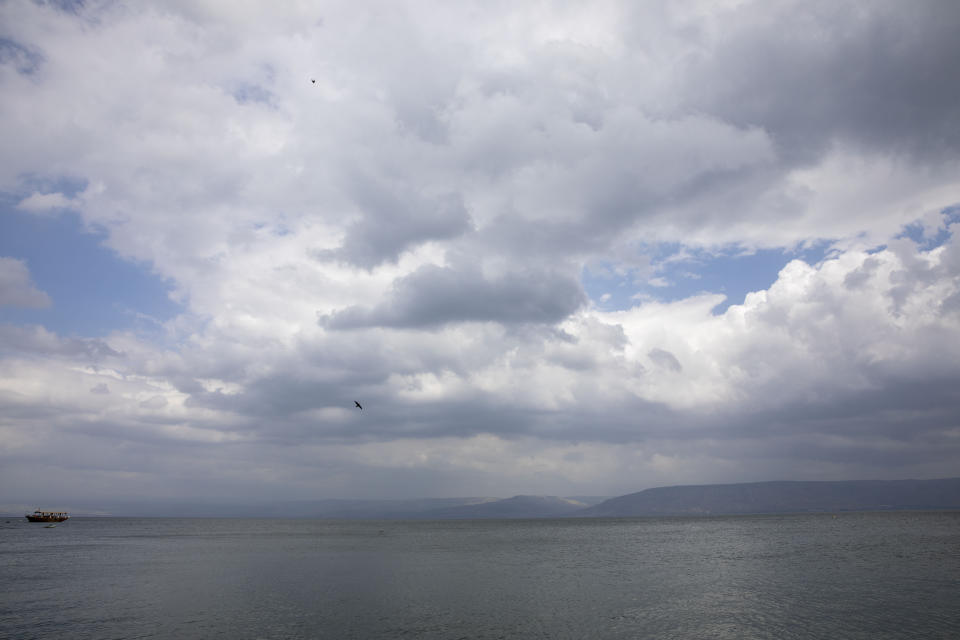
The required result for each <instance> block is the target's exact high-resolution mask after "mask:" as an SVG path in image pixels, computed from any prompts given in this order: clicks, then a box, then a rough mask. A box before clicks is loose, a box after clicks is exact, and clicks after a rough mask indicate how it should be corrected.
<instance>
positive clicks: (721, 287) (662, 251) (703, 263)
mask: <svg viewBox="0 0 960 640" xmlns="http://www.w3.org/2000/svg"><path fill="white" fill-rule="evenodd" d="M828 247H829V245H828V243H826V242H824V243H818V244H815V245H812V246H810V247H806V248H801V249H795V250H787V249H762V250H757V251H754V252H752V253H746V252H744V250H742V249H739V248H733V249H725V250H722V251H719V252H715V251H714V252H711V251H705V250H691V249H682V248H681V247H680V246H679V245H661V246H659V247H657V248H655V249H653V250H651V251H649V253H648V254H649V255H650V267H649V268H648V269H636V268H634V269H621V270H617V269H616V268H615V265H612V264H601V265H594V266H593V268H588V269H584V271H583V275H582V282H583V286H584V289H585V290H586V292H587V295H589V296H590V299H591V300H592V301H593V302H594V303H595V304H596V305H597V307H598V308H599V309H601V310H604V311H617V310H621V309H629V308H631V307H634V306H637V305H639V304H642V303H643V301H645V300H657V301H661V302H672V301H675V300H682V299H684V298H689V297H691V296H694V295H698V294H702V293H720V294H723V295H725V296H726V297H727V298H726V300H725V301H724V302H722V303H721V304H720V305H718V306H717V307H715V308H714V310H713V313H714V314H721V313H723V312H725V311H726V310H727V308H728V307H729V306H730V305H732V304H741V303H742V302H743V300H744V297H745V296H746V295H747V293H749V292H751V291H759V290H762V289H767V288H769V287H770V285H772V284H773V283H774V282H775V281H776V279H777V274H779V273H780V270H781V269H783V267H785V266H786V265H787V263H788V262H790V261H791V260H795V259H799V260H803V261H804V262H807V263H808V264H816V263H817V262H819V261H821V260H822V259H823V258H824V256H825V255H826V252H827V249H828Z"/></svg>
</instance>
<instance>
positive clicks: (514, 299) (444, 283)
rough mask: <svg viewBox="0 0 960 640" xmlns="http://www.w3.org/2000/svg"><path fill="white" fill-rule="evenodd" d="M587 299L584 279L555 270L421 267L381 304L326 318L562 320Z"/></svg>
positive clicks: (350, 321)
mask: <svg viewBox="0 0 960 640" xmlns="http://www.w3.org/2000/svg"><path fill="white" fill-rule="evenodd" d="M584 302H586V296H585V294H584V292H583V289H582V288H581V286H580V283H579V282H578V281H577V280H576V279H574V278H572V277H570V276H567V275H564V274H561V273H555V272H550V271H534V270H522V271H511V272H508V273H504V274H502V275H500V276H496V277H487V276H485V275H484V274H483V273H482V272H481V271H480V270H479V269H477V268H471V267H462V268H459V269H455V268H451V267H437V266H433V265H428V266H424V267H421V268H420V269H418V270H417V271H415V272H413V273H412V274H410V275H409V276H406V277H403V278H401V279H399V280H398V281H397V282H395V283H394V285H393V288H392V291H391V293H390V294H389V295H388V296H387V298H386V299H385V300H384V301H383V302H381V303H380V304H379V305H377V306H375V307H372V308H368V307H361V306H353V307H347V308H346V309H343V310H340V311H335V312H334V313H332V314H330V315H327V316H324V317H323V318H321V320H320V322H321V324H322V325H323V326H325V327H327V328H328V329H335V330H339V329H358V328H362V327H377V326H381V327H393V328H399V329H409V328H424V327H435V326H439V325H444V324H448V323H451V322H501V323H505V324H517V323H548V324H553V323H557V322H560V321H561V320H563V319H564V318H566V317H567V316H569V315H570V314H571V313H573V312H574V311H576V310H577V309H578V308H579V307H580V306H581V305H583V304H584Z"/></svg>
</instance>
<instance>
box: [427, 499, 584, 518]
mask: <svg viewBox="0 0 960 640" xmlns="http://www.w3.org/2000/svg"><path fill="white" fill-rule="evenodd" d="M587 506H588V505H587V503H585V502H581V501H579V500H573V499H571V498H557V497H555V496H514V497H512V498H506V499H505V500H496V501H492V502H484V503H482V504H471V505H459V506H455V507H446V508H442V509H433V510H431V511H425V512H423V513H422V514H420V515H419V516H418V517H421V518H435V519H467V518H558V517H561V516H568V515H572V514H574V513H577V512H579V511H582V510H583V509H585V508H586V507H587Z"/></svg>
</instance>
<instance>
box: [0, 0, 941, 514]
mask: <svg viewBox="0 0 960 640" xmlns="http://www.w3.org/2000/svg"><path fill="white" fill-rule="evenodd" d="M958 32H960V4H958V3H955V2H949V1H939V0H928V1H917V2H911V3H904V2H899V1H893V0H890V1H884V0H877V1H875V2H869V3H864V2H859V1H858V2H853V1H843V0H828V1H819V0H812V1H811V0H804V1H779V0H778V1H767V0H763V1H756V2H754V1H749V0H724V1H709V2H708V1H699V0H690V1H686V2H670V1H660V2H658V1H651V2H643V3H638V2H632V1H627V0H624V1H623V2H617V1H601V2H593V1H591V2H566V1H563V2H561V1H556V2H551V1H543V2H524V3H516V2H498V1H496V0H495V1H483V2H480V1H477V2H470V1H464V2H456V3H451V2H439V1H438V2H429V1H426V0H423V1H402V0H401V1H397V2H370V3H356V2H352V1H351V2H346V1H344V2H337V1H331V2H287V3H282V4H281V5H277V4H276V3H270V2H256V1H253V0H250V1H244V2H226V1H221V2H214V1H209V0H208V1H203V0H199V1H198V0H189V1H182V2H181V1H177V0H171V1H170V2H163V3H141V2H124V1H120V0H115V1H98V0H89V1H86V2H66V1H60V2H53V1H50V2H31V1H28V0H2V1H0V140H3V143H2V144H0V505H6V506H7V507H8V508H14V507H17V508H19V507H20V506H24V507H30V508H31V509H32V508H36V507H38V506H44V505H46V506H50V507H53V506H63V505H65V506H69V505H71V504H79V503H81V502H82V503H84V504H107V503H109V502H111V501H145V502H149V501H162V500H180V501H199V502H203V501H209V502H215V501H223V502H231V503H242V502H250V503H253V502H258V501H259V502H265V501H266V502H274V501H283V500H309V499H326V498H409V497H453V496H503V497H508V496H511V495H515V494H545V495H608V496H614V495H621V494H625V493H630V492H634V491H639V490H642V489H644V488H647V487H653V486H664V485H675V484H701V483H722V482H749V481H760V480H778V479H795V480H821V479H822V480H845V479H896V478H936V477H948V476H957V475H960V83H958V82H956V69H957V67H958V65H960V39H958V38H957V37H956V34H957V33H958ZM355 400H357V401H359V402H360V403H361V404H362V405H363V409H362V410H360V409H357V408H356V407H355V406H354V401H355Z"/></svg>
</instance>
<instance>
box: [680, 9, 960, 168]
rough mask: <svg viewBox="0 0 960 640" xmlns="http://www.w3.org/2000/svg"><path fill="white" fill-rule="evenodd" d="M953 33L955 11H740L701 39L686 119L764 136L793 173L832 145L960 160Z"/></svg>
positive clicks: (958, 44)
mask: <svg viewBox="0 0 960 640" xmlns="http://www.w3.org/2000/svg"><path fill="white" fill-rule="evenodd" d="M773 25H779V26H777V27H776V28H771V27H772V26H773ZM958 29H960V5H958V4H957V3H953V2H939V1H931V2H917V3H909V4H904V3H902V2H895V1H879V2H871V3H870V4H869V5H864V4H862V3H855V2H832V1H822V0H818V1H815V2H807V1H803V2H798V1H790V2H772V3H763V4H762V5H756V4H745V5H743V6H742V7H741V8H739V9H738V10H735V11H732V12H730V13H728V14H727V15H725V16H724V17H723V18H722V19H721V21H720V23H719V31H718V32H715V35H713V36H712V37H708V36H706V35H703V36H702V37H703V41H707V40H711V42H710V43H709V44H706V46H705V48H704V55H702V56H691V57H690V58H689V64H688V66H686V67H685V68H684V69H683V72H682V75H681V76H680V78H682V79H681V81H680V82H681V84H682V91H683V92H684V95H685V97H686V99H687V100H689V102H690V105H691V106H692V107H693V108H697V109H703V110H705V111H706V112H708V113H712V114H716V115H717V116H719V117H722V118H723V119H725V120H727V121H729V122H732V123H735V124H738V125H741V126H761V127H763V128H764V129H765V130H767V131H768V132H769V133H770V134H771V136H772V137H773V139H774V140H775V141H776V142H777V143H778V144H779V148H780V153H781V154H782V155H783V157H785V158H792V159H794V160H793V161H794V162H797V161H799V162H806V161H810V160H811V159H813V158H815V157H816V156H818V155H819V154H821V153H822V152H823V151H825V149H826V148H827V147H828V146H829V145H830V143H831V141H833V140H836V139H840V140H846V141H848V142H852V143H855V144H860V145H864V146H866V147H872V148H875V149H879V150H882V151H894V152H907V153H910V154H911V155H913V156H914V157H915V158H926V159H929V160H930V161H937V160H938V159H942V158H943V156H944V154H946V155H949V156H952V157H954V158H955V157H956V156H957V154H958V153H960V125H958V124H957V123H958V122H960V83H957V82H954V81H953V78H954V76H955V75H956V64H957V61H958V60H960V41H958V39H957V38H956V33H957V31H958Z"/></svg>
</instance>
